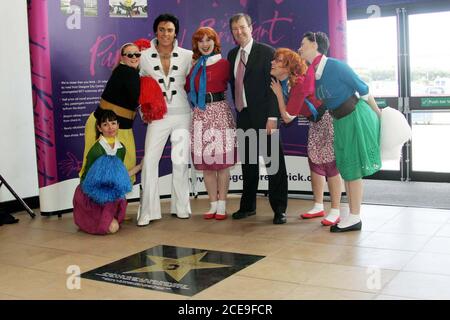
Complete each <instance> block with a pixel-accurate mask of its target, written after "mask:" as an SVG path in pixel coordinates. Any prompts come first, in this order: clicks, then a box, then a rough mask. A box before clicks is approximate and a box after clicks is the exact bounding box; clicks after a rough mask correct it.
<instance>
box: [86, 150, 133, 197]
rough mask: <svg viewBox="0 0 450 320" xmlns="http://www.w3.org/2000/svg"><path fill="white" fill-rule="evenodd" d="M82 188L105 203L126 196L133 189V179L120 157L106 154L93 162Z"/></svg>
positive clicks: (87, 193)
mask: <svg viewBox="0 0 450 320" xmlns="http://www.w3.org/2000/svg"><path fill="white" fill-rule="evenodd" d="M81 188H82V189H83V192H84V193H85V194H86V195H87V196H88V197H89V198H91V199H92V200H93V201H95V202H96V203H98V204H105V203H107V202H112V201H116V200H117V199H120V198H124V197H125V195H126V194H127V193H128V192H130V191H131V181H130V177H129V176H128V171H127V169H126V168H125V165H124V164H123V162H122V161H121V160H120V159H119V158H117V157H116V156H108V155H104V156H101V157H100V158H98V159H97V160H95V162H94V163H93V164H92V166H91V168H90V169H89V172H88V173H87V175H86V178H85V179H84V181H83V183H82V184H81Z"/></svg>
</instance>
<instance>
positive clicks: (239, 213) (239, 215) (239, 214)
mask: <svg viewBox="0 0 450 320" xmlns="http://www.w3.org/2000/svg"><path fill="white" fill-rule="evenodd" d="M255 214H256V210H253V211H241V210H238V211H236V212H235V213H233V215H232V217H233V219H244V218H247V217H250V216H253V215H255Z"/></svg>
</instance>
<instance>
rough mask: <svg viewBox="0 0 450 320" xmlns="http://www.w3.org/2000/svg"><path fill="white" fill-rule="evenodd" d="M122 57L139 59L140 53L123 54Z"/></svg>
mask: <svg viewBox="0 0 450 320" xmlns="http://www.w3.org/2000/svg"><path fill="white" fill-rule="evenodd" d="M122 56H127V57H128V58H130V59H131V58H133V57H136V58H139V57H140V56H141V53H140V52H135V53H124V54H123V55H122Z"/></svg>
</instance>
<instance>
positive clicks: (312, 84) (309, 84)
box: [302, 54, 323, 97]
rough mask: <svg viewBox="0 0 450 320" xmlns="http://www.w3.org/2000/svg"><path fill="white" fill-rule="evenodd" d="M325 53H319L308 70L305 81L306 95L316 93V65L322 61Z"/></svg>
mask: <svg viewBox="0 0 450 320" xmlns="http://www.w3.org/2000/svg"><path fill="white" fill-rule="evenodd" d="M322 57H323V55H322V54H321V55H318V56H317V57H315V58H314V60H313V62H312V63H311V64H310V65H309V67H308V70H306V74H305V81H304V83H303V90H302V91H303V94H304V95H305V97H308V96H310V95H314V93H315V90H316V66H317V65H318V64H319V63H320V60H321V59H322Z"/></svg>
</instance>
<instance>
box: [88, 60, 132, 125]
mask: <svg viewBox="0 0 450 320" xmlns="http://www.w3.org/2000/svg"><path fill="white" fill-rule="evenodd" d="M139 93H140V78H139V70H137V69H134V68H132V67H129V66H127V65H124V64H119V65H118V66H117V67H116V68H115V69H114V70H113V72H112V74H111V77H110V78H109V80H108V83H107V84H106V87H105V90H103V93H102V98H103V99H104V100H106V101H108V102H110V103H113V104H115V105H118V106H120V107H122V108H126V109H128V110H131V111H136V108H137V107H138V106H139ZM99 109H100V108H97V110H96V111H95V113H94V115H95V117H96V118H98V116H99V112H101V110H99ZM117 117H118V120H119V127H120V129H130V128H132V127H133V120H134V119H126V118H123V117H120V116H119V115H118V116H117Z"/></svg>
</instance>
